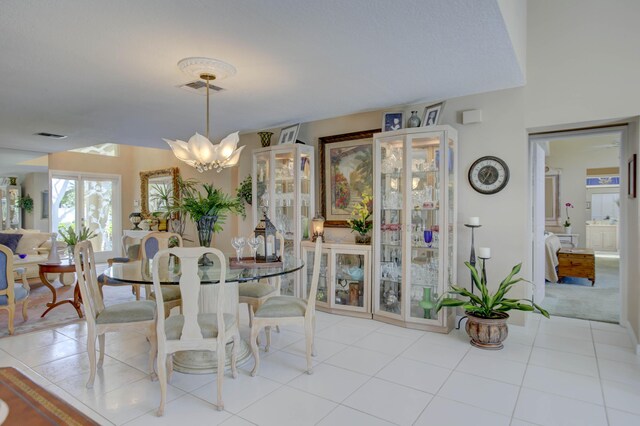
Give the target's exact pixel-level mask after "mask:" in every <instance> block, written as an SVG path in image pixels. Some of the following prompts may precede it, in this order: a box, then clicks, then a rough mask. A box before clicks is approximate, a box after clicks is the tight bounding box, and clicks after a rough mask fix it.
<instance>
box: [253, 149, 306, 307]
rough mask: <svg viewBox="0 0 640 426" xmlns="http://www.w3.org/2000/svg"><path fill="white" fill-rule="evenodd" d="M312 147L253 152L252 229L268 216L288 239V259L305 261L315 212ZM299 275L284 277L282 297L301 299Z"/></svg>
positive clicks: (257, 150)
mask: <svg viewBox="0 0 640 426" xmlns="http://www.w3.org/2000/svg"><path fill="white" fill-rule="evenodd" d="M314 161H315V160H314V156H313V147H312V146H308V145H303V144H290V145H275V146H270V147H266V148H258V149H255V150H253V166H252V175H251V176H252V195H253V204H252V206H251V209H252V213H253V226H254V227H255V226H256V225H257V224H258V221H259V220H260V219H261V218H262V215H263V208H266V209H267V216H268V217H269V219H270V220H271V222H272V223H273V224H274V225H275V226H276V228H277V229H278V231H280V233H281V234H282V235H283V236H284V239H285V249H284V253H285V255H292V256H295V257H297V258H300V257H302V256H301V253H300V243H301V242H302V241H303V240H307V239H309V226H310V224H311V218H312V217H313V214H314V212H315V209H314V201H315V194H314V170H313V169H314V164H315V163H314ZM300 289H301V287H300V276H299V274H289V275H287V276H286V277H283V280H282V287H281V293H282V294H283V295H292V296H299V295H300V293H301V291H300Z"/></svg>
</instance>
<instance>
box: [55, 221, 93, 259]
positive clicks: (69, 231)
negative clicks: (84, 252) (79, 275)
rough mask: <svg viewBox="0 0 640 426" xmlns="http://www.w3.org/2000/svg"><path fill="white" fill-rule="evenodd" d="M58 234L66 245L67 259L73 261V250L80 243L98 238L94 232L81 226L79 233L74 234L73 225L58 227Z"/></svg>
mask: <svg viewBox="0 0 640 426" xmlns="http://www.w3.org/2000/svg"><path fill="white" fill-rule="evenodd" d="M58 234H59V235H60V237H61V238H62V241H64V243H65V244H66V245H67V251H68V254H69V259H73V250H74V249H75V247H76V244H78V243H79V242H80V241H85V240H90V239H91V238H95V237H97V236H98V234H96V233H95V232H93V231H91V230H89V228H87V227H86V226H82V228H80V231H79V232H76V230H75V228H74V226H73V225H69V226H68V227H66V228H65V227H64V225H60V226H59V227H58Z"/></svg>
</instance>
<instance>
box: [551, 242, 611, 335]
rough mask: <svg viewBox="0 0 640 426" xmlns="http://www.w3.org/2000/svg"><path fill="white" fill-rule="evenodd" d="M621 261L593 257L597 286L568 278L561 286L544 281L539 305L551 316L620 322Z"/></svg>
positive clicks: (582, 280)
mask: <svg viewBox="0 0 640 426" xmlns="http://www.w3.org/2000/svg"><path fill="white" fill-rule="evenodd" d="M619 265H620V260H619V259H618V258H615V257H608V256H607V257H603V256H598V255H597V254H596V283H595V285H594V286H593V287H592V286H591V281H589V280H587V279H586V278H574V277H567V278H565V279H564V280H563V282H562V283H558V284H556V283H549V282H547V284H546V288H545V298H544V300H543V301H542V303H541V305H542V307H543V308H545V309H547V310H548V311H549V313H550V314H551V315H557V316H561V317H569V318H580V319H587V320H593V321H603V322H611V323H618V322H619V321H620V272H619Z"/></svg>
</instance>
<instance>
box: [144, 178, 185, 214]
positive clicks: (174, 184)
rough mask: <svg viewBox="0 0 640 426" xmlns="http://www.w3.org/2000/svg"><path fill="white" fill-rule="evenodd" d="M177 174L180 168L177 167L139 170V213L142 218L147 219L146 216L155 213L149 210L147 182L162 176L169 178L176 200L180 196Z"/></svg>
mask: <svg viewBox="0 0 640 426" xmlns="http://www.w3.org/2000/svg"><path fill="white" fill-rule="evenodd" d="M179 176H180V169H179V168H177V167H170V168H166V169H158V170H147V171H142V172H140V201H141V214H142V217H143V218H145V219H147V218H148V217H150V216H152V213H155V212H151V211H149V182H150V181H153V180H154V179H157V178H162V177H168V178H170V181H171V185H172V190H173V199H174V200H177V199H178V198H180V190H179V188H178V178H179ZM151 184H153V183H151Z"/></svg>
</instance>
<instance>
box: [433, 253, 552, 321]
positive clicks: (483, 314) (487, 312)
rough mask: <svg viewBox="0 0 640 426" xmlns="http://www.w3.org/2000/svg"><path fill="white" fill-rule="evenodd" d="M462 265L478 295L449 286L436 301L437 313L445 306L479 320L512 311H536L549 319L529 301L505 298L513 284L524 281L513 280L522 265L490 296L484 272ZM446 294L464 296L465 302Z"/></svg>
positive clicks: (543, 311) (471, 266) (466, 263)
mask: <svg viewBox="0 0 640 426" xmlns="http://www.w3.org/2000/svg"><path fill="white" fill-rule="evenodd" d="M464 264H465V265H466V266H467V268H469V270H470V271H471V276H472V279H473V284H474V285H475V287H476V288H477V289H478V290H479V292H480V294H479V295H475V294H473V293H472V292H470V291H468V290H467V289H465V288H463V287H456V286H451V290H449V291H448V292H447V293H445V294H443V295H442V297H440V299H439V300H438V303H437V305H436V310H438V311H439V310H440V309H442V308H443V307H446V306H449V307H452V306H462V307H463V308H464V309H465V311H466V312H467V313H469V314H472V315H475V316H477V317H480V318H499V317H501V316H503V315H504V314H505V313H506V312H508V311H510V310H512V309H515V310H518V311H529V312H531V311H534V310H536V309H537V310H538V311H540V313H541V314H542V315H544V316H545V317H547V318H549V313H548V312H547V311H546V310H544V309H543V308H541V307H540V306H538V305H537V304H535V303H533V300H531V299H508V298H507V297H506V295H507V293H508V292H509V290H511V288H512V287H513V286H514V285H515V284H517V283H519V282H521V281H526V280H525V279H524V278H514V277H515V275H517V274H518V273H519V272H520V269H521V267H522V263H519V264H517V265H516V266H514V267H513V269H511V273H510V274H509V275H507V277H506V278H505V279H504V280H502V282H501V283H500V285H499V286H498V290H496V292H495V293H493V294H490V293H489V290H488V289H487V279H486V276H485V274H484V272H483V273H482V274H480V273H478V270H477V269H476V268H475V266H473V265H472V264H470V263H469V262H464ZM447 294H450V295H451V294H456V295H460V296H464V297H466V298H467V300H462V299H458V298H456V297H447ZM523 302H524V303H523Z"/></svg>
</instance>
